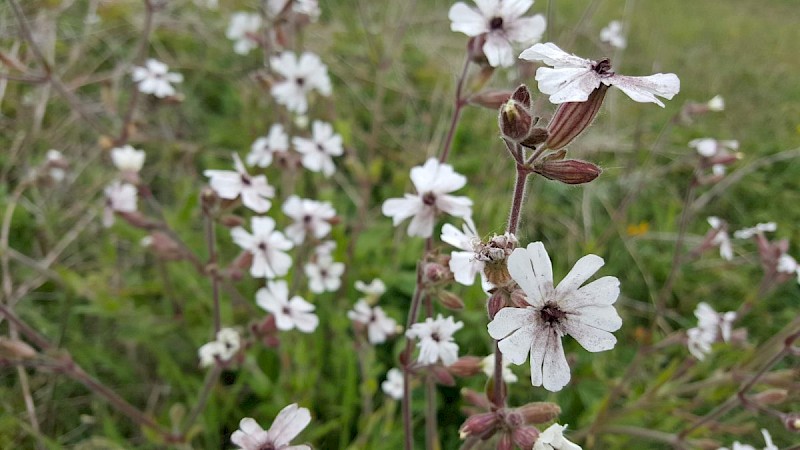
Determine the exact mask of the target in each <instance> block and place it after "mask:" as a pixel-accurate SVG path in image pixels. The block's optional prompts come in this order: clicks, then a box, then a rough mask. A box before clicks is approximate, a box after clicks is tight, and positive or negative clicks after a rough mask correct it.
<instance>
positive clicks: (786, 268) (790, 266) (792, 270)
mask: <svg viewBox="0 0 800 450" xmlns="http://www.w3.org/2000/svg"><path fill="white" fill-rule="evenodd" d="M776 269H777V271H778V272H780V273H788V274H797V282H798V283H800V265H798V264H797V260H795V259H794V258H792V257H791V256H790V255H788V254H786V253H784V254H782V255H781V256H780V257H779V258H778V265H777V267H776Z"/></svg>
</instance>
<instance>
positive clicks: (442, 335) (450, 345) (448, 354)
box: [406, 314, 464, 366]
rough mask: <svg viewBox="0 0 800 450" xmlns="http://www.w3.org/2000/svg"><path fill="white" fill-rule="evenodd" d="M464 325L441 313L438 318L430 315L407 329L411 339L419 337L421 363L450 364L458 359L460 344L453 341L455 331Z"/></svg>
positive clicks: (418, 359)
mask: <svg viewBox="0 0 800 450" xmlns="http://www.w3.org/2000/svg"><path fill="white" fill-rule="evenodd" d="M463 326H464V323H463V322H455V321H453V318H452V317H448V318H447V319H445V318H444V317H442V315H441V314H439V315H438V316H437V317H436V319H433V318H432V317H428V318H427V319H425V322H419V323H415V324H414V325H411V328H410V329H409V330H408V331H406V337H408V338H409V339H418V340H419V342H417V347H419V358H417V361H419V363H420V364H436V362H437V361H439V360H441V361H442V364H444V365H445V366H449V365H451V364H453V363H454V362H456V361H457V360H458V344H456V343H455V342H454V341H453V333H455V332H456V331H458V330H460V329H461V328H462V327H463Z"/></svg>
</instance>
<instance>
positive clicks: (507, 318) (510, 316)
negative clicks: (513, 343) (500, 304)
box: [487, 307, 536, 364]
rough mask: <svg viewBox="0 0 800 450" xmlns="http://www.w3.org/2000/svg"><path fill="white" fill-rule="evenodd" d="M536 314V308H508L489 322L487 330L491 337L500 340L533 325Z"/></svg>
mask: <svg viewBox="0 0 800 450" xmlns="http://www.w3.org/2000/svg"><path fill="white" fill-rule="evenodd" d="M534 314H536V310H535V309H534V308H531V307H528V308H512V307H506V308H503V309H501V310H500V311H498V312H497V314H495V316H494V319H493V320H492V321H491V322H489V325H488V326H487V329H488V331H489V336H491V337H492V338H493V339H496V340H500V339H503V338H505V337H506V336H508V335H509V334H511V333H512V332H513V331H514V330H517V329H519V328H522V327H523V326H525V325H528V324H530V323H533V319H534V318H533V315H534ZM518 364H519V363H518Z"/></svg>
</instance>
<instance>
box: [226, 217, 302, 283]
mask: <svg viewBox="0 0 800 450" xmlns="http://www.w3.org/2000/svg"><path fill="white" fill-rule="evenodd" d="M251 224H252V227H253V234H250V233H248V232H247V231H246V230H245V229H244V228H242V227H236V228H234V229H233V230H231V236H232V237H233V241H234V242H235V243H236V245H238V246H239V247H241V248H243V249H245V250H247V251H248V252H250V253H252V254H253V265H252V266H251V267H250V275H252V276H254V277H256V278H275V277H282V276H284V275H286V273H287V272H289V268H290V267H291V266H292V258H291V257H290V256H289V255H287V254H286V253H284V252H285V251H286V250H289V249H291V248H292V247H293V246H294V245H293V244H292V241H290V240H288V239H286V236H284V235H283V233H281V232H280V231H275V221H274V220H273V219H272V218H271V217H253V218H252V219H251Z"/></svg>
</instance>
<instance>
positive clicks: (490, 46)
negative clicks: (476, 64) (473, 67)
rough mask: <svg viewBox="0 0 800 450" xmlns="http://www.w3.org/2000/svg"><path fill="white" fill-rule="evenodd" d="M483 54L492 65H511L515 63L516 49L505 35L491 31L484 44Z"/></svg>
mask: <svg viewBox="0 0 800 450" xmlns="http://www.w3.org/2000/svg"><path fill="white" fill-rule="evenodd" d="M483 54H484V55H486V59H487V60H488V61H489V65H490V66H492V67H510V66H512V65H514V50H513V49H512V48H511V43H509V42H508V39H506V38H505V36H500V35H497V34H496V33H489V35H488V36H486V42H484V44H483Z"/></svg>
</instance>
